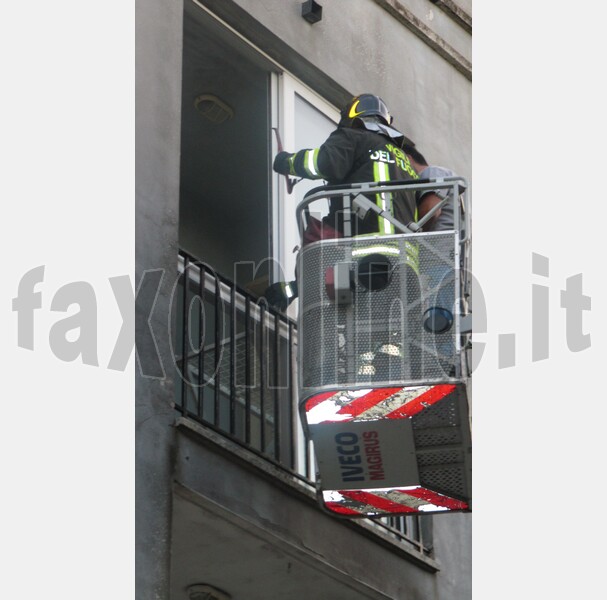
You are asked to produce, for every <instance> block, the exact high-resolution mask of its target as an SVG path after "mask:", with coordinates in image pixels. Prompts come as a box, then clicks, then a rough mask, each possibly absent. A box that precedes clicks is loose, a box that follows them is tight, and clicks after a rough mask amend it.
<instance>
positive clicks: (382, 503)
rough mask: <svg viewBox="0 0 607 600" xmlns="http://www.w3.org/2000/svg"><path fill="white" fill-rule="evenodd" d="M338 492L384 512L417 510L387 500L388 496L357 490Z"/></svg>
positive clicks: (411, 511)
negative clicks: (383, 496)
mask: <svg viewBox="0 0 607 600" xmlns="http://www.w3.org/2000/svg"><path fill="white" fill-rule="evenodd" d="M339 493H340V494H341V495H342V496H345V497H347V498H351V499H352V500H356V501H357V502H362V503H363V504H368V505H370V506H373V507H375V508H379V509H380V510H382V511H384V512H391V513H403V512H408V513H414V512H418V511H416V510H415V509H414V508H411V507H410V506H405V505H404V504H399V503H398V502H392V500H388V498H382V497H381V496H376V495H375V494H370V493H369V492H361V491H358V490H339Z"/></svg>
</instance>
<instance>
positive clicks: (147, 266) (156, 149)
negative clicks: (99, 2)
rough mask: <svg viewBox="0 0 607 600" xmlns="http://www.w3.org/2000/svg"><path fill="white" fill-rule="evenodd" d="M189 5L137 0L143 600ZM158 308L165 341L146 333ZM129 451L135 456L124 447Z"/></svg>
mask: <svg viewBox="0 0 607 600" xmlns="http://www.w3.org/2000/svg"><path fill="white" fill-rule="evenodd" d="M182 12H183V6H182V3H181V1H180V0H174V1H172V2H164V1H163V0H139V1H138V2H137V4H136V23H137V25H136V32H135V35H136V121H135V124H136V165H135V174H136V234H135V236H136V252H135V254H136V284H137V283H138V282H141V281H142V277H143V274H144V273H145V272H147V273H148V274H147V276H146V279H145V280H143V285H142V286H141V289H140V291H139V294H138V297H137V303H136V346H137V350H138V358H139V360H138V367H139V366H140V367H141V370H142V372H143V373H144V375H142V374H141V372H140V371H139V369H137V370H136V373H137V375H136V381H135V386H136V415H135V420H136V437H135V443H136V449H135V461H136V465H135V469H136V473H135V493H136V507H135V510H136V513H135V515H136V516H135V527H136V593H137V598H138V599H140V600H156V599H158V600H159V599H166V598H168V596H169V588H168V585H169V581H168V580H169V550H170V546H169V538H170V511H171V506H170V502H171V452H172V445H173V428H172V424H173V422H174V420H175V415H174V409H173V408H172V400H173V374H174V368H173V366H172V359H171V353H170V349H169V344H168V340H169V336H168V328H169V305H170V299H171V293H172V284H173V283H174V279H175V272H176V266H177V226H178V222H177V219H178V203H179V131H180V102H181V30H182ZM161 275H163V277H162V279H160V276H161ZM159 282H160V288H158V286H157V284H158V283H159ZM157 292H158V295H157V296H156V294H157ZM150 307H153V311H152V313H151V319H150V323H151V326H152V328H153V330H154V334H155V340H156V344H157V346H156V345H155V344H154V343H151V340H150V338H149V336H148V317H149V315H150V313H149V308H150ZM157 353H158V354H159V355H160V357H161V361H162V366H160V364H159V361H158V354H157ZM163 370H164V374H163ZM125 460H130V459H129V457H128V456H125Z"/></svg>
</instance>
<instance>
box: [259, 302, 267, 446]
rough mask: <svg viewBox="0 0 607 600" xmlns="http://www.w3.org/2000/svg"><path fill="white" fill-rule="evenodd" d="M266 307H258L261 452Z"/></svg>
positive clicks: (263, 433)
mask: <svg viewBox="0 0 607 600" xmlns="http://www.w3.org/2000/svg"><path fill="white" fill-rule="evenodd" d="M265 323H266V307H265V304H264V303H263V302H262V303H261V304H260V305H259V378H260V382H259V418H260V421H261V422H260V425H261V431H260V446H261V451H262V452H265V447H266V427H265V425H266V410H265V391H266V368H267V364H266V361H265V360H264V359H265V348H266V345H265V333H266V327H265Z"/></svg>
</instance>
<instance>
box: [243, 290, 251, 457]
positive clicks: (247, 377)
mask: <svg viewBox="0 0 607 600" xmlns="http://www.w3.org/2000/svg"><path fill="white" fill-rule="evenodd" d="M250 329H251V299H250V298H249V297H247V298H246V300H245V309H244V346H245V353H244V356H245V365H244V385H245V392H244V393H245V407H244V415H245V443H246V444H247V445H250V444H251V332H250Z"/></svg>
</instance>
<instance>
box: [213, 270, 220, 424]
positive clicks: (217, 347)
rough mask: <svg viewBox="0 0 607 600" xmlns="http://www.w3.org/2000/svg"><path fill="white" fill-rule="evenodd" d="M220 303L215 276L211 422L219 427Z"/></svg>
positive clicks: (218, 284)
mask: <svg viewBox="0 0 607 600" xmlns="http://www.w3.org/2000/svg"><path fill="white" fill-rule="evenodd" d="M220 305H221V287H220V282H219V278H218V277H217V275H216V276H215V375H214V377H215V403H214V410H213V423H214V425H215V426H216V427H219V404H220V389H219V388H220V385H221V331H220V327H219V324H220V320H219V312H220V311H219V307H220Z"/></svg>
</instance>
